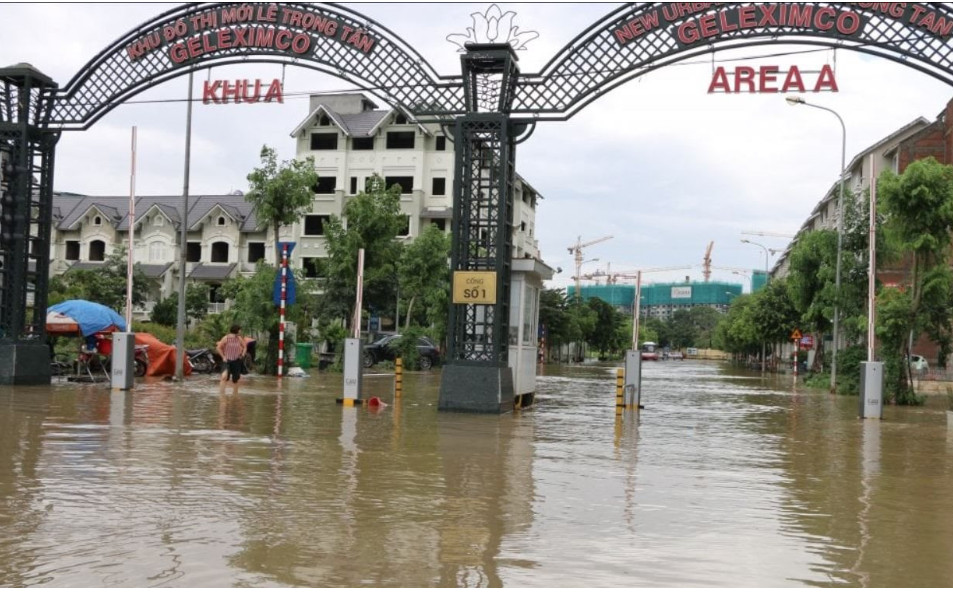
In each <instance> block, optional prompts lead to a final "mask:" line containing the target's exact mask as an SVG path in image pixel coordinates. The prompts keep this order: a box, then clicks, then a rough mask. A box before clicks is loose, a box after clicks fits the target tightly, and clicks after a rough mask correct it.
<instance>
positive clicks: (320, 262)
mask: <svg viewBox="0 0 953 596" xmlns="http://www.w3.org/2000/svg"><path fill="white" fill-rule="evenodd" d="M301 268H302V270H303V271H304V276H305V277H306V278H309V279H314V278H316V277H322V275H323V273H322V272H323V271H327V259H310V258H309V259H301Z"/></svg>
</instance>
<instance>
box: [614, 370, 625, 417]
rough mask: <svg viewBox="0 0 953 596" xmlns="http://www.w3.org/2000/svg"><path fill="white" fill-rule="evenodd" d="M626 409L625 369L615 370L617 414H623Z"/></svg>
mask: <svg viewBox="0 0 953 596" xmlns="http://www.w3.org/2000/svg"><path fill="white" fill-rule="evenodd" d="M624 409H625V370H623V369H621V368H619V369H616V371H615V415H616V416H621V415H622V410H624Z"/></svg>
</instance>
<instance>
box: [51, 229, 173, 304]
mask: <svg viewBox="0 0 953 596" xmlns="http://www.w3.org/2000/svg"><path fill="white" fill-rule="evenodd" d="M126 268H127V260H126V249H125V246H124V245H117V246H116V247H115V249H114V250H113V253H112V255H110V256H109V257H108V258H107V259H106V262H105V263H104V264H103V267H101V268H99V269H94V270H79V269H71V270H69V271H67V272H66V273H64V274H63V275H58V276H56V277H53V278H51V279H50V286H49V304H50V305H51V306H52V305H54V304H59V303H60V302H64V301H66V300H76V299H79V300H89V301H91V302H97V303H99V304H102V305H105V306H108V307H110V308H112V309H113V310H115V311H116V312H118V313H120V314H121V313H123V312H124V311H125V309H126ZM154 288H155V283H154V282H153V281H151V280H150V279H149V278H147V277H146V275H145V273H143V271H142V268H141V267H140V266H139V265H138V264H136V265H134V266H133V273H132V302H133V304H135V305H139V306H141V305H143V304H145V302H146V300H148V296H149V292H150V291H151V290H153V289H154Z"/></svg>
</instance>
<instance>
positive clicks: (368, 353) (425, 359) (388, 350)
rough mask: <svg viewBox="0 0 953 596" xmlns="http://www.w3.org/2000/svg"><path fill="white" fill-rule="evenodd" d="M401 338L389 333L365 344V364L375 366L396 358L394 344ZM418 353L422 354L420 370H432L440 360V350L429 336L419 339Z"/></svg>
mask: <svg viewBox="0 0 953 596" xmlns="http://www.w3.org/2000/svg"><path fill="white" fill-rule="evenodd" d="M400 338H401V336H400V335H387V336H384V337H382V338H380V339H378V340H377V341H375V342H374V343H371V344H368V345H366V346H364V366H365V367H368V366H374V365H375V364H377V363H378V362H381V361H383V360H395V359H396V358H397V353H396V352H395V351H394V346H396V345H397V344H396V342H397V340H398V339H400ZM417 353H418V354H420V361H419V362H420V370H430V367H432V366H433V365H434V364H437V363H438V362H440V350H439V349H438V348H437V344H435V343H434V341H433V340H432V339H430V338H429V337H420V338H418V339H417Z"/></svg>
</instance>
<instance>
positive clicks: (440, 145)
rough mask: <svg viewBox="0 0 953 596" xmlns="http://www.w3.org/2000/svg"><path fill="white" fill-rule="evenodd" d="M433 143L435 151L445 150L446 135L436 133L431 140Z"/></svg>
mask: <svg viewBox="0 0 953 596" xmlns="http://www.w3.org/2000/svg"><path fill="white" fill-rule="evenodd" d="M433 145H434V150H435V151H446V150H447V137H445V136H444V135H437V137H436V138H435V139H434V140H433Z"/></svg>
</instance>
